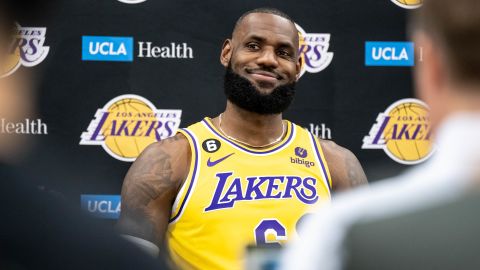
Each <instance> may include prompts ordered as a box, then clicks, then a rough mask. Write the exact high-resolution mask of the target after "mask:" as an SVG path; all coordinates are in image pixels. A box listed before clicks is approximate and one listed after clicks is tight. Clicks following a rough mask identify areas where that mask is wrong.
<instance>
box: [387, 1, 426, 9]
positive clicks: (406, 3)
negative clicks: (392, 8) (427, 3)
mask: <svg viewBox="0 0 480 270" xmlns="http://www.w3.org/2000/svg"><path fill="white" fill-rule="evenodd" d="M391 1H392V2H393V3H395V4H396V5H397V6H400V7H403V8H408V9H414V8H419V7H421V6H422V2H423V0H391Z"/></svg>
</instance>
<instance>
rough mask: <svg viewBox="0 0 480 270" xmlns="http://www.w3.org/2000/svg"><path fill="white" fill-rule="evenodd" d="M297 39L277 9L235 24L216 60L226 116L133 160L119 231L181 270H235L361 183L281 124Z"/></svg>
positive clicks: (330, 151) (343, 161)
mask: <svg viewBox="0 0 480 270" xmlns="http://www.w3.org/2000/svg"><path fill="white" fill-rule="evenodd" d="M298 43H299V41H298V32H297V29H296V28H295V25H294V23H293V21H292V20H291V19H290V18H289V17H288V16H287V15H286V14H284V13H282V12H281V11H279V10H276V9H271V8H262V9H255V10H252V11H249V12H247V13H245V14H244V15H242V16H241V17H240V18H239V19H238V21H237V23H236V25H235V28H234V30H233V33H232V37H231V38H230V39H227V40H226V41H225V42H224V44H223V47H222V51H221V54H220V62H221V63H222V65H224V66H225V68H226V74H225V84H224V90H225V94H226V96H227V104H226V109H225V111H224V112H223V113H221V114H220V115H219V116H217V117H215V118H205V119H203V120H202V121H201V122H199V123H196V124H194V125H192V126H190V127H188V128H186V129H182V130H180V131H179V133H178V134H177V135H175V136H174V137H172V138H169V139H167V140H164V141H161V142H158V143H155V144H152V145H151V146H149V147H148V148H146V149H145V151H144V152H143V153H142V154H141V155H140V156H139V157H138V159H137V160H136V161H135V163H134V164H133V165H132V167H131V168H130V170H129V172H128V174H127V176H126V178H125V182H124V185H123V189H122V213H121V217H120V221H119V224H118V226H119V229H120V231H121V232H122V233H123V234H125V235H128V238H130V239H133V240H134V241H136V242H138V243H139V244H141V245H144V246H149V247H150V248H151V249H156V246H157V247H162V246H163V245H164V244H165V245H166V246H167V248H168V252H169V255H170V257H171V259H172V261H173V263H174V264H175V266H176V267H178V268H180V269H241V268H242V267H243V259H244V254H245V247H246V246H247V245H252V244H253V245H259V246H265V245H267V246H268V245H272V246H278V245H281V244H283V243H285V242H286V241H288V240H290V239H291V238H293V237H295V235H296V226H297V224H298V223H299V221H300V220H301V219H302V217H303V216H305V215H306V214H308V213H309V212H311V211H313V210H312V209H313V208H314V207H315V206H317V205H319V204H322V203H325V202H328V201H329V200H330V198H331V191H332V189H333V190H341V189H347V188H350V187H353V186H356V185H359V184H363V183H366V177H365V174H364V172H363V170H362V168H361V166H360V164H359V162H358V160H357V159H356V158H355V156H354V155H353V154H352V153H351V152H350V151H348V150H346V149H344V148H341V147H339V146H337V145H336V144H335V143H333V142H327V141H323V140H319V139H318V138H315V137H314V136H313V135H312V134H310V133H309V132H308V131H306V130H305V129H303V128H301V127H299V126H297V125H295V124H293V123H291V122H289V121H287V120H284V119H282V112H283V111H285V110H286V109H287V108H288V106H289V105H290V103H291V102H292V100H293V96H294V92H295V91H294V89H295V88H294V87H295V82H296V81H297V79H298V77H299V73H300V66H301V60H300V57H299V52H298V51H299V50H298ZM157 250H158V249H157Z"/></svg>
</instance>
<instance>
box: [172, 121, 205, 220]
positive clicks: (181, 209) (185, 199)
mask: <svg viewBox="0 0 480 270" xmlns="http://www.w3.org/2000/svg"><path fill="white" fill-rule="evenodd" d="M181 130H182V131H183V132H185V133H186V134H188V136H190V139H192V142H193V149H194V151H195V166H194V167H193V173H192V179H191V180H190V185H189V186H188V190H187V194H185V197H184V198H183V201H182V204H181V205H180V209H179V210H178V212H177V214H176V215H175V216H174V217H173V218H171V219H170V220H169V221H168V222H169V223H171V222H173V221H175V220H176V219H177V218H178V217H179V216H180V215H181V214H182V211H183V207H184V206H185V203H186V201H187V199H188V196H189V195H190V191H191V190H192V187H193V182H194V181H195V176H196V175H197V168H198V149H197V142H196V141H195V138H194V137H193V135H192V134H191V133H190V132H189V131H188V130H187V129H185V128H181Z"/></svg>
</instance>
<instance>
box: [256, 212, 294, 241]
mask: <svg viewBox="0 0 480 270" xmlns="http://www.w3.org/2000/svg"><path fill="white" fill-rule="evenodd" d="M272 234H273V235H274V236H275V240H274V241H271V240H268V235H272ZM254 236H255V243H256V244H257V246H278V247H280V246H281V245H280V242H279V241H280V240H287V230H286V229H285V227H284V226H283V225H282V224H281V223H280V222H279V221H278V220H276V219H263V220H262V221H261V222H260V223H259V224H258V225H257V227H255V230H254Z"/></svg>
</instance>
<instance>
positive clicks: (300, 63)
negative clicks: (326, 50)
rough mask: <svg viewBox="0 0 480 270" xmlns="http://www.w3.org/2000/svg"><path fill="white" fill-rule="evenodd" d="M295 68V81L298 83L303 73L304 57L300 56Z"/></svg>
mask: <svg viewBox="0 0 480 270" xmlns="http://www.w3.org/2000/svg"><path fill="white" fill-rule="evenodd" d="M295 68H296V69H297V75H296V79H295V81H298V80H299V79H300V73H301V72H302V57H300V56H298V61H297V63H296V64H295Z"/></svg>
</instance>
